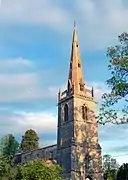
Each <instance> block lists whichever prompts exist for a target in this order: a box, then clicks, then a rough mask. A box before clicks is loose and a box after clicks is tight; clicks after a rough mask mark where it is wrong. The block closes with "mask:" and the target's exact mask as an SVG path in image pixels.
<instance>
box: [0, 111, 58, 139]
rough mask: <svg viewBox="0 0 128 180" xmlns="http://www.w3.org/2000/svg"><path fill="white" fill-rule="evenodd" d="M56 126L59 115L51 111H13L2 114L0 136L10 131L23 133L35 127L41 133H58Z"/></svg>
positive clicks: (0, 116)
mask: <svg viewBox="0 0 128 180" xmlns="http://www.w3.org/2000/svg"><path fill="white" fill-rule="evenodd" d="M3 119H4V121H3ZM56 127H57V117H56V115H54V114H52V113H50V112H44V111H43V112H37V113H33V112H32V113H31V112H30V113H26V112H12V113H11V114H7V115H2V114H1V115H0V137H1V136H3V135H5V134H8V133H13V134H15V135H22V134H24V132H25V131H26V130H28V129H34V130H36V131H37V132H38V133H39V134H50V133H56Z"/></svg>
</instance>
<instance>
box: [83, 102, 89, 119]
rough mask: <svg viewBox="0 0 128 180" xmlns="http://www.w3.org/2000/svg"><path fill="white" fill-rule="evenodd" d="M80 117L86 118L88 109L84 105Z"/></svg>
mask: <svg viewBox="0 0 128 180" xmlns="http://www.w3.org/2000/svg"><path fill="white" fill-rule="evenodd" d="M82 118H83V119H84V120H87V119H88V109H87V107H86V106H84V105H83V106H82Z"/></svg>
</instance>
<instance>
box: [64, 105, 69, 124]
mask: <svg viewBox="0 0 128 180" xmlns="http://www.w3.org/2000/svg"><path fill="white" fill-rule="evenodd" d="M64 121H68V105H67V104H65V106H64Z"/></svg>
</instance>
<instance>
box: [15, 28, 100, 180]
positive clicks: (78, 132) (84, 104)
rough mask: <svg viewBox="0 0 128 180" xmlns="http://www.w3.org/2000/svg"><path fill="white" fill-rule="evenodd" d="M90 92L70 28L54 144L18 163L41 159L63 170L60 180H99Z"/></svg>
mask: <svg viewBox="0 0 128 180" xmlns="http://www.w3.org/2000/svg"><path fill="white" fill-rule="evenodd" d="M95 108H96V101H95V97H94V89H93V88H92V89H91V90H89V89H88V88H87V87H86V84H85V81H84V76H83V71H82V61H81V57H80V53H79V42H78V37H77V31H76V26H75V25H74V29H73V37H72V48H71V57H70V67H69V76H68V80H67V88H66V89H65V90H64V91H62V92H61V90H59V92H58V126H57V144H55V145H51V146H48V147H44V148H40V149H38V150H33V151H31V152H26V153H22V154H20V155H19V158H18V163H25V162H27V161H29V160H33V159H36V158H42V159H45V160H49V159H50V160H54V161H56V162H57V163H58V164H60V165H61V166H62V168H63V174H62V177H63V180H102V179H103V177H102V156H101V147H100V145H99V143H98V124H97V119H96V116H95Z"/></svg>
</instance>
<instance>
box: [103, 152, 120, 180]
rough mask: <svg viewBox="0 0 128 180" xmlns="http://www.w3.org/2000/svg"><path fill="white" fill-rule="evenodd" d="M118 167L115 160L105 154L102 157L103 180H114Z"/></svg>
mask: <svg viewBox="0 0 128 180" xmlns="http://www.w3.org/2000/svg"><path fill="white" fill-rule="evenodd" d="M118 168H119V165H118V163H117V161H116V159H114V158H112V157H111V156H110V155H108V154H106V155H104V156H103V172H104V179H105V180H116V174H117V170H118Z"/></svg>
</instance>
